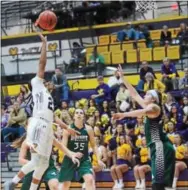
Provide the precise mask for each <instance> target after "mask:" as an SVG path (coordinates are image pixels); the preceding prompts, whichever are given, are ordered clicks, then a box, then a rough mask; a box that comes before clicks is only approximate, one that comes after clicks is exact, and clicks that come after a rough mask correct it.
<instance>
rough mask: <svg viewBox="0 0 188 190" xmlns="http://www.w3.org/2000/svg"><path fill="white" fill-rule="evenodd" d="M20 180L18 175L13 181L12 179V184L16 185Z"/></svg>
mask: <svg viewBox="0 0 188 190" xmlns="http://www.w3.org/2000/svg"><path fill="white" fill-rule="evenodd" d="M20 180H21V178H19V177H18V175H16V176H15V177H14V178H13V179H12V182H13V183H14V184H18V182H19V181H20Z"/></svg>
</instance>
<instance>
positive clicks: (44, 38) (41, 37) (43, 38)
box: [34, 27, 47, 42]
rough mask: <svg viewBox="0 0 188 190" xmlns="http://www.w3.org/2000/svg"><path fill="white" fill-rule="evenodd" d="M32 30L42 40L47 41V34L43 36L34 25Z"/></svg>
mask: <svg viewBox="0 0 188 190" xmlns="http://www.w3.org/2000/svg"><path fill="white" fill-rule="evenodd" d="M34 31H35V32H36V33H37V34H38V35H39V37H40V39H41V41H42V42H47V36H44V35H43V34H42V31H41V30H40V29H39V28H38V27H34Z"/></svg>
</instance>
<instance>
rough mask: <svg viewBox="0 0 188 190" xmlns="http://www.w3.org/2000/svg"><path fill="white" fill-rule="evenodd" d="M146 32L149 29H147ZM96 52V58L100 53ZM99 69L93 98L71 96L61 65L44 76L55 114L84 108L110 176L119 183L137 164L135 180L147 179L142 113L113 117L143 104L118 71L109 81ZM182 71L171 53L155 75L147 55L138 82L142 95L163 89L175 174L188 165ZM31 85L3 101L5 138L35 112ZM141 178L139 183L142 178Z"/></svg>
mask: <svg viewBox="0 0 188 190" xmlns="http://www.w3.org/2000/svg"><path fill="white" fill-rule="evenodd" d="M130 30H132V29H130ZM166 30H167V28H166V27H164V31H163V33H162V34H161V43H162V44H163V43H165V44H168V43H170V42H171V39H170V36H171V35H170V33H168V32H167V33H166V32H165V31H166ZM130 32H131V31H130ZM146 33H147V34H148V32H147V30H146V31H145V34H146ZM185 33H186V35H187V29H186V31H185V30H184V29H182V30H181V31H180V32H179V34H180V35H179V36H181V39H183V41H182V43H183V42H184V38H183V36H184V34H185ZM143 34H144V32H143ZM119 35H120V34H119ZM135 36H136V35H135ZM167 38H168V39H167ZM130 40H132V39H130ZM167 41H168V43H167ZM93 56H94V57H95V58H96V55H93ZM95 58H94V59H95ZM91 61H92V56H91V58H90V62H91ZM98 61H99V62H100V63H102V64H104V63H103V62H104V59H103V58H102V57H100V56H99V55H98ZM91 69H93V68H91ZM101 71H102V67H100V68H98V72H99V76H98V78H97V81H98V86H96V89H95V93H94V94H93V95H92V96H91V97H90V99H89V100H87V99H84V98H82V99H80V100H78V101H73V100H70V99H69V94H70V89H69V85H68V83H67V79H66V77H65V75H64V74H63V73H62V72H61V70H60V69H56V71H55V74H54V75H53V77H52V80H51V81H48V82H45V85H49V86H50V89H51V90H50V93H51V94H52V97H53V99H54V103H55V111H54V112H55V115H56V116H58V117H59V118H60V119H61V120H62V121H63V122H65V123H66V124H67V125H70V124H71V123H72V122H73V115H74V111H75V109H76V108H81V109H83V110H84V111H85V121H86V123H87V124H89V125H90V126H92V127H93V130H94V134H95V137H96V139H95V140H96V143H97V145H98V147H99V149H100V150H101V154H102V159H103V162H105V163H106V165H107V168H109V169H110V168H111V176H112V178H113V180H114V182H115V184H116V182H117V176H118V179H119V181H120V182H122V181H121V179H122V175H123V173H125V172H127V171H128V170H129V169H130V168H134V175H135V179H136V182H137V185H138V186H139V185H142V186H143V185H144V184H145V183H144V182H143V183H142V179H145V177H144V176H145V173H146V172H148V171H150V169H151V168H150V156H149V149H148V148H147V147H146V142H145V136H144V118H143V117H139V116H138V117H137V118H134V119H131V118H126V119H123V120H120V121H115V120H112V118H111V116H112V115H113V113H116V112H125V111H130V110H136V109H139V108H140V107H139V105H138V104H137V103H136V102H135V101H134V99H132V97H131V96H130V93H129V91H128V90H127V89H126V87H125V85H124V84H123V81H122V80H121V78H120V76H119V73H118V72H117V71H115V73H114V76H112V77H110V78H109V81H108V84H106V83H105V82H104V79H103V76H101V75H100V74H102V73H101ZM85 72H87V71H85ZM184 72H185V75H184V77H183V78H179V75H178V72H177V70H176V68H175V65H174V64H173V63H172V62H171V61H170V59H169V58H164V59H163V63H162V64H161V73H162V81H160V80H159V79H157V77H156V76H155V72H154V71H153V69H152V68H151V67H150V66H148V63H147V61H143V62H142V68H141V69H140V80H139V81H138V85H137V87H136V89H137V91H138V92H139V93H141V95H144V93H145V92H146V91H147V90H149V89H155V90H157V91H159V92H161V93H162V108H163V118H162V120H161V122H162V123H163V126H164V128H163V130H164V131H165V132H166V133H167V135H168V137H169V139H170V140H171V142H172V143H173V144H174V147H175V149H176V160H177V162H176V170H175V178H176V179H177V178H178V176H179V173H180V171H182V170H184V169H186V168H187V165H188V68H185V69H184ZM178 89H181V90H180V91H179V95H180V97H179V99H178V100H176V99H175V98H174V97H173V96H172V95H171V93H170V92H171V91H172V90H178ZM31 90H32V89H31V88H28V87H27V86H25V85H21V87H20V93H19V94H18V95H17V96H14V97H6V98H5V100H4V103H3V105H2V106H1V136H2V138H1V139H2V142H5V143H10V142H12V141H13V140H15V139H16V138H18V137H21V136H22V135H23V134H24V133H25V131H26V126H27V119H28V118H29V117H30V116H31V113H32V96H31ZM54 130H55V135H56V136H57V138H58V139H61V138H62V135H61V133H59V132H60V129H59V128H58V127H57V126H56V125H54ZM90 151H91V152H90V153H91V158H92V163H93V167H94V170H95V172H99V171H101V170H102V168H100V167H99V166H98V165H97V164H96V157H95V155H93V154H92V150H90ZM58 155H59V157H58V161H60V162H61V161H62V159H63V154H62V153H61V152H58ZM117 162H118V165H117V164H116V163H117ZM115 176H116V177H115ZM140 180H141V181H140ZM176 181H177V180H176ZM176 181H174V183H175V182H176ZM140 182H141V184H139V183H140Z"/></svg>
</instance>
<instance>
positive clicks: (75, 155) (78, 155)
mask: <svg viewBox="0 0 188 190" xmlns="http://www.w3.org/2000/svg"><path fill="white" fill-rule="evenodd" d="M82 156H83V154H82V153H80V152H76V153H73V154H72V156H71V159H72V162H73V163H74V164H77V167H79V166H80V161H79V159H80V158H82Z"/></svg>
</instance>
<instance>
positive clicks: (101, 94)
mask: <svg viewBox="0 0 188 190" xmlns="http://www.w3.org/2000/svg"><path fill="white" fill-rule="evenodd" d="M97 80H98V83H99V85H98V86H97V88H96V94H93V95H92V96H91V98H92V99H94V100H95V103H96V105H97V106H100V105H101V104H102V102H103V101H104V100H107V101H110V100H111V96H110V88H109V86H108V85H107V84H105V83H104V79H103V77H102V76H98V78H97Z"/></svg>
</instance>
